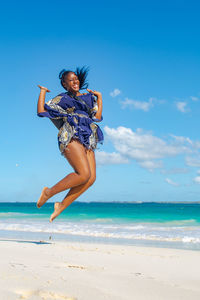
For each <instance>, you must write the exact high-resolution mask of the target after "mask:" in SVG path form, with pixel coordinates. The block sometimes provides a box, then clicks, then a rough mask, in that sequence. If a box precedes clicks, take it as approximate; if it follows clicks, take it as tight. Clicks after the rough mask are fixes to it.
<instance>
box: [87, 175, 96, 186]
mask: <svg viewBox="0 0 200 300" xmlns="http://www.w3.org/2000/svg"><path fill="white" fill-rule="evenodd" d="M95 180H96V175H91V176H90V179H89V180H88V184H89V186H91V185H93V183H94V182H95Z"/></svg>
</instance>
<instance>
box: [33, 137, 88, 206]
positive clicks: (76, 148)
mask: <svg viewBox="0 0 200 300" xmlns="http://www.w3.org/2000/svg"><path fill="white" fill-rule="evenodd" d="M64 154H65V157H66V158H67V160H68V162H69V163H70V165H71V166H72V167H73V169H74V171H75V172H73V173H70V174H68V175H67V176H66V177H64V178H63V179H62V180H60V181H59V182H58V183H56V184H55V185H54V186H53V187H51V188H47V187H45V188H44V189H43V191H42V194H41V196H40V198H39V200H38V202H37V207H41V206H42V205H43V204H44V203H45V202H46V201H47V200H48V199H49V198H51V197H52V196H54V195H55V194H58V193H60V192H63V191H65V190H67V189H69V188H72V187H74V186H78V185H81V184H84V183H86V182H87V181H88V180H89V178H90V175H91V174H90V166H89V163H88V158H87V153H86V149H85V147H84V146H83V145H82V144H81V143H80V142H79V141H77V140H73V139H72V141H71V142H70V143H69V145H68V146H67V148H66V149H65V153H64Z"/></svg>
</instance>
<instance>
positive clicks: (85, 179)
mask: <svg viewBox="0 0 200 300" xmlns="http://www.w3.org/2000/svg"><path fill="white" fill-rule="evenodd" d="M79 176H80V177H81V180H82V183H86V182H88V181H89V180H90V178H91V173H90V170H89V169H86V170H84V171H82V172H80V173H79Z"/></svg>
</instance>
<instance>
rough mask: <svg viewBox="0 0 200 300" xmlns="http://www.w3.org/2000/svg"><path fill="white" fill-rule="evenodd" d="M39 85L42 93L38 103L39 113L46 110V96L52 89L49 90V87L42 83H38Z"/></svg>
mask: <svg viewBox="0 0 200 300" xmlns="http://www.w3.org/2000/svg"><path fill="white" fill-rule="evenodd" d="M38 87H39V88H40V95H39V98H38V104H37V113H38V114H39V113H42V112H45V111H46V109H45V108H44V103H45V96H46V92H47V93H49V92H50V90H48V89H47V88H45V87H43V86H41V85H38Z"/></svg>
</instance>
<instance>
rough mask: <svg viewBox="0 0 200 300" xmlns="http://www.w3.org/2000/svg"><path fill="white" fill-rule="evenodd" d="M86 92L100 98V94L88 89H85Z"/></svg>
mask: <svg viewBox="0 0 200 300" xmlns="http://www.w3.org/2000/svg"><path fill="white" fill-rule="evenodd" d="M87 91H88V92H89V93H92V94H93V95H95V96H97V98H98V97H101V96H102V95H101V93H100V92H97V91H92V90H90V89H87Z"/></svg>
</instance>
